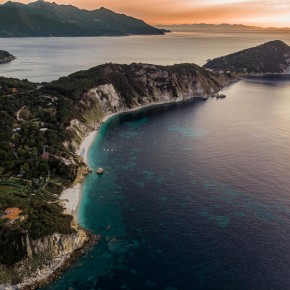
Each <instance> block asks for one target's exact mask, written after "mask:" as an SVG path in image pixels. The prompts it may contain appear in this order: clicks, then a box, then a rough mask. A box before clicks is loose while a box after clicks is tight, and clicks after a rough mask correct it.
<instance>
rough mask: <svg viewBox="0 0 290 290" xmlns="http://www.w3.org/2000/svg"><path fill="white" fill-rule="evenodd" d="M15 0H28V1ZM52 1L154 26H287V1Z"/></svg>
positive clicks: (289, 17)
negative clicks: (103, 10) (106, 11)
mask: <svg viewBox="0 0 290 290" xmlns="http://www.w3.org/2000/svg"><path fill="white" fill-rule="evenodd" d="M13 1H15V0H13ZM5 2H6V1H2V0H0V3H5ZM18 2H22V3H29V2H31V0H28V1H27V0H18ZM49 2H52V1H49ZM55 2H56V3H58V4H72V5H75V6H78V7H80V8H85V9H90V10H92V9H96V8H99V7H106V8H108V9H112V10H114V11H115V12H118V13H125V14H127V15H130V16H133V17H137V18H140V19H143V20H144V21H146V22H147V23H149V24H153V25H156V24H184V23H213V24H220V23H231V24H246V25H257V26H263V27H268V26H274V27H286V26H287V27H290V0H145V1H142V0H141V1H140V0H55Z"/></svg>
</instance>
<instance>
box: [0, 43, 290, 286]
mask: <svg viewBox="0 0 290 290" xmlns="http://www.w3.org/2000/svg"><path fill="white" fill-rule="evenodd" d="M258 49H259V52H260V53H261V55H265V56H266V57H267V58H266V59H265V58H260V60H259V61H260V62H261V63H266V60H268V56H269V53H270V54H271V56H272V63H273V64H274V63H275V64H276V66H275V67H277V71H275V72H273V73H274V74H276V73H280V74H283V73H287V72H288V69H289V66H290V65H288V68H286V65H285V63H287V64H289V63H290V61H289V60H290V47H289V46H287V45H286V44H283V45H281V42H280V41H274V42H271V43H270V45H269V43H268V44H264V45H263V46H261V47H259V48H258ZM281 49H282V50H281ZM256 50H257V48H253V49H250V50H249V51H250V52H251V51H252V52H255V51H256ZM242 54H244V53H243V52H242ZM250 55H251V54H250ZM276 55H279V56H281V55H282V56H283V59H281V58H279V63H277V62H276V61H277V58H276ZM230 58H232V55H231V56H226V57H223V58H222V59H223V60H224V59H230ZM213 62H214V60H213ZM228 63H229V62H228V61H227V62H226V66H225V65H224V63H221V64H220V63H219V64H218V65H211V62H208V63H207V64H206V65H205V67H204V68H201V67H199V66H197V65H194V64H179V65H173V66H157V65H151V64H131V65H118V64H105V65H101V66H98V67H95V68H92V69H89V70H87V71H80V72H77V73H74V74H72V75H70V76H68V77H62V78H60V79H59V80H57V81H53V82H51V83H45V84H41V85H40V84H36V83H31V82H29V81H27V80H17V79H11V78H10V79H8V78H0V85H1V91H0V99H1V102H0V104H1V105H0V106H1V109H0V114H1V118H0V129H1V130H0V154H1V163H0V170H1V173H0V174H1V181H0V192H1V208H0V215H1V219H0V285H17V287H18V288H19V289H34V288H33V287H37V286H39V285H41V284H42V283H44V282H46V281H48V280H49V279H50V278H51V277H53V275H54V274H55V272H56V271H58V270H60V269H61V268H62V267H63V266H66V265H67V264H66V262H67V261H69V259H70V257H71V255H72V254H73V253H75V252H76V251H78V250H79V249H81V248H83V247H84V246H85V245H88V244H90V243H92V242H93V243H94V242H95V241H97V240H98V239H101V238H102V237H96V236H94V235H92V234H91V233H89V232H87V231H85V230H84V229H81V228H80V227H79V226H78V225H77V221H76V219H75V217H76V215H75V214H76V212H75V211H76V206H77V205H76V206H75V205H74V206H72V205H71V203H70V201H69V200H66V199H67V198H68V197H69V196H71V195H72V194H73V195H77V194H79V191H80V190H81V188H80V186H79V184H80V183H81V182H82V180H83V178H84V176H85V175H87V174H89V171H90V170H91V169H89V168H88V167H87V165H86V163H85V158H84V157H85V155H86V150H88V147H89V146H90V141H91V140H92V139H93V138H94V136H95V133H96V130H97V129H98V128H99V126H100V124H101V122H102V121H103V120H104V118H105V117H107V116H110V115H111V114H114V113H118V112H124V111H130V110H135V109H138V108H142V107H145V106H149V105H153V104H161V103H169V102H180V101H187V100H191V99H193V98H197V97H199V98H200V97H201V98H205V99H206V98H208V97H211V96H216V95H217V93H218V92H219V91H220V90H221V89H222V88H224V87H225V86H227V85H229V84H230V83H232V82H233V81H236V80H238V79H239V77H240V76H245V75H246V74H245V69H246V70H247V72H248V73H249V75H251V74H252V73H256V71H252V70H251V69H250V68H249V66H247V65H248V64H249V63H250V59H246V58H243V62H240V63H239V64H240V66H239V67H240V69H239V70H237V71H236V70H235V69H236V67H234V65H233V64H231V65H230V66H228ZM241 72H242V73H241ZM268 73H269V70H268V67H265V69H264V70H263V69H259V75H262V74H268ZM92 132H93V133H92ZM89 134H90V135H89ZM88 135H89V138H88V139H85V138H86V137H87V136H88ZM96 169H97V168H92V170H93V171H94V172H93V173H92V174H96V173H95V171H96ZM69 187H73V189H67V188H69ZM74 198H75V197H74ZM64 208H66V210H64ZM73 215H74V217H73Z"/></svg>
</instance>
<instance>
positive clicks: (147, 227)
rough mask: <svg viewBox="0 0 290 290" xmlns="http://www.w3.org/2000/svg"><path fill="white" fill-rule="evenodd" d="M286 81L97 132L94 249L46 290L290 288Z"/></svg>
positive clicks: (255, 81) (89, 182)
mask: <svg viewBox="0 0 290 290" xmlns="http://www.w3.org/2000/svg"><path fill="white" fill-rule="evenodd" d="M289 91H290V79H289V78H288V77H277V78H265V79H259V78H252V79H245V80H242V81H240V82H238V83H236V84H233V85H231V86H230V87H229V88H227V89H226V90H225V93H226V94H227V98H226V99H224V100H216V99H208V100H206V101H204V100H199V99H196V100H193V101H192V102H190V103H186V104H173V105H164V106H158V107H154V108H146V109H143V110H140V111H137V112H133V113H126V114H121V115H117V116H114V117H113V118H111V119H110V120H109V121H107V122H106V123H105V124H103V125H102V127H101V130H100V133H99V135H98V137H97V138H96V140H95V142H94V144H93V146H92V148H91V150H90V152H89V165H90V166H91V167H92V168H94V169H96V168H98V167H100V166H101V167H103V168H105V174H104V175H103V176H97V175H95V174H93V175H90V176H89V177H88V178H87V179H86V181H85V184H84V188H83V198H82V202H81V205H80V209H79V220H80V223H81V224H82V225H83V226H85V227H87V228H88V229H90V230H92V231H93V232H94V233H97V234H101V236H102V239H101V242H100V244H99V245H98V246H96V247H94V248H93V249H92V250H91V251H89V252H88V253H87V255H86V256H85V257H81V258H79V259H78V260H77V261H76V262H75V263H74V264H73V265H72V267H71V268H70V269H68V270H67V271H66V272H65V273H64V275H63V276H62V277H61V279H60V280H59V281H57V282H56V283H54V284H52V285H49V286H48V287H46V289H68V288H69V287H72V288H73V289H167V290H169V289H217V290H218V289H241V290H242V289H289V288H290V278H289V277H290V276H289V271H290V270H289V269H290V254H289V253H290V243H289V240H290V189H289V188H290V179H289V172H290V162H289V159H290V149H289V144H290V122H289V119H290V114H289V112H290V95H289Z"/></svg>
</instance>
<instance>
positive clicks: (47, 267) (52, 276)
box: [0, 229, 100, 290]
mask: <svg viewBox="0 0 290 290" xmlns="http://www.w3.org/2000/svg"><path fill="white" fill-rule="evenodd" d="M82 230H83V231H84V232H85V233H86V240H85V242H84V243H83V244H82V245H81V246H80V247H79V248H78V249H77V250H75V251H73V252H72V253H70V254H66V255H63V256H60V257H58V258H55V259H54V260H53V261H48V262H47V263H46V264H44V265H43V266H42V267H41V268H38V270H37V271H35V274H33V275H31V276H29V277H27V278H25V279H24V281H23V282H22V283H20V284H17V285H16V288H14V289H19V290H33V289H38V288H40V287H42V286H44V285H47V284H50V283H52V282H53V281H55V280H57V279H58V278H59V277H60V276H61V275H62V274H63V272H64V271H65V270H66V269H67V268H69V266H70V265H71V264H72V263H73V262H74V261H75V260H76V259H77V258H78V257H80V256H82V255H84V254H85V253H86V252H87V251H88V250H89V249H90V248H91V247H93V246H96V245H97V244H98V242H99V240H100V237H99V236H98V235H95V234H93V233H91V232H90V231H88V230H85V229H82ZM0 289H1V288H0ZM4 289H13V288H8V287H7V288H4ZM1 290H2V289H1Z"/></svg>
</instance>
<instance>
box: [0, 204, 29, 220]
mask: <svg viewBox="0 0 290 290" xmlns="http://www.w3.org/2000/svg"><path fill="white" fill-rule="evenodd" d="M22 212H23V210H21V209H19V208H18V207H10V208H6V209H5V211H4V215H3V216H2V219H9V220H10V221H9V223H14V222H15V221H16V220H20V221H21V220H23V219H24V216H20V214H21V213H22Z"/></svg>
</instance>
